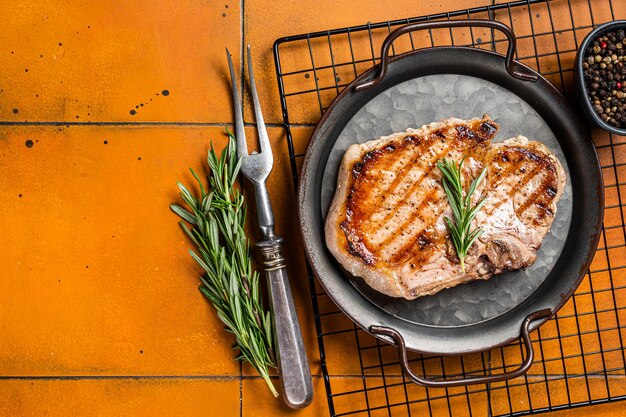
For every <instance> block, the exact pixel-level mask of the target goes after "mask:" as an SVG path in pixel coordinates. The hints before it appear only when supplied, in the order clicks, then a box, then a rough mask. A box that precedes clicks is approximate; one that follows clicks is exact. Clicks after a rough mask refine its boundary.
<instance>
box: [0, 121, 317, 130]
mask: <svg viewBox="0 0 626 417" xmlns="http://www.w3.org/2000/svg"><path fill="white" fill-rule="evenodd" d="M232 125H233V124H232V123H221V122H158V121H155V122H149V121H148V122H114V121H104V122H64V121H41V122H28V121H24V122H17V121H16V122H14V121H6V120H5V121H0V126H64V127H70V126H137V127H144V126H189V127H196V126H199V127H205V126H206V127H231V126H232ZM265 125H266V126H268V127H281V128H282V127H284V125H283V124H281V123H267V122H266V123H265ZM292 125H293V126H295V127H315V126H316V124H315V123H292ZM244 126H246V127H254V126H256V123H251V122H246V123H244Z"/></svg>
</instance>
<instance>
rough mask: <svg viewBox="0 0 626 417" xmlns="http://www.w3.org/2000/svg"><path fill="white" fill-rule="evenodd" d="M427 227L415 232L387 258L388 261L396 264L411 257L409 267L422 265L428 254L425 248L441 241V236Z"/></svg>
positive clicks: (413, 267)
mask: <svg viewBox="0 0 626 417" xmlns="http://www.w3.org/2000/svg"><path fill="white" fill-rule="evenodd" d="M428 229H429V228H428V227H427V228H426V229H423V230H420V231H419V233H416V234H415V235H414V236H413V238H412V239H411V240H410V241H409V242H408V243H407V244H406V245H404V246H403V247H402V248H400V250H398V251H397V252H396V253H394V254H393V255H392V256H391V257H390V258H389V261H388V262H389V263H390V264H392V265H398V264H402V263H404V262H406V261H407V260H409V259H411V265H410V266H411V269H415V268H416V267H417V266H419V265H422V264H423V263H424V262H425V261H426V258H427V257H428V256H429V255H430V252H429V251H427V249H429V248H432V247H435V246H437V245H438V244H439V243H440V242H441V241H442V238H441V236H438V235H437V234H436V233H434V232H432V231H428Z"/></svg>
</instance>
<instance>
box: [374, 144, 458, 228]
mask: <svg viewBox="0 0 626 417" xmlns="http://www.w3.org/2000/svg"><path fill="white" fill-rule="evenodd" d="M446 150H447V148H446ZM444 152H445V151H444ZM444 152H441V153H439V154H437V155H435V157H433V158H431V159H430V160H428V161H427V164H426V166H427V168H426V169H425V170H424V172H423V174H422V175H421V176H420V177H419V178H418V179H417V180H415V181H414V182H413V185H411V187H409V189H408V190H407V191H406V192H405V194H404V197H402V198H401V199H400V200H399V201H398V202H396V204H395V205H393V206H391V207H387V208H386V210H387V211H388V212H389V213H388V214H387V215H386V216H385V217H384V218H383V219H382V220H381V221H380V224H387V223H389V221H390V220H391V219H392V218H393V217H394V216H395V215H396V212H397V211H398V210H399V209H400V208H402V206H406V205H407V202H408V201H409V199H410V198H411V197H413V194H415V192H417V191H418V190H419V189H420V187H421V186H422V182H423V181H424V180H425V179H426V178H428V177H429V175H430V174H431V173H432V171H433V170H434V169H435V168H436V165H435V164H434V162H436V161H438V160H439V159H440V158H441V155H442V154H443V153H444ZM375 214H378V213H373V214H372V216H373V215H375ZM370 218H371V217H370Z"/></svg>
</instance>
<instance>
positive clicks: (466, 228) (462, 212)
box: [437, 157, 487, 272]
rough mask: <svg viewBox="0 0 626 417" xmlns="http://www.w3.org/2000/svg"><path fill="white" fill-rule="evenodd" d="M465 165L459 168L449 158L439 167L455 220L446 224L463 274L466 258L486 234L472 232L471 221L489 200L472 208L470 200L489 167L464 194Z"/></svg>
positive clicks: (474, 230)
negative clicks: (480, 237)
mask: <svg viewBox="0 0 626 417" xmlns="http://www.w3.org/2000/svg"><path fill="white" fill-rule="evenodd" d="M464 161H465V157H463V159H461V162H460V163H458V164H457V163H456V162H455V161H453V160H450V159H448V158H443V159H442V160H440V161H439V162H437V167H438V168H439V170H440V171H441V173H442V174H443V176H442V178H441V183H442V185H443V189H444V191H445V192H446V197H447V198H448V203H449V204H450V207H451V208H452V215H453V217H454V222H453V221H452V220H451V219H450V218H449V217H446V218H445V222H446V225H447V226H448V230H449V231H450V237H451V239H452V244H453V245H454V249H455V250H456V254H457V256H458V257H459V261H460V263H461V270H462V271H463V272H465V256H467V252H468V251H469V249H470V247H471V246H472V244H473V243H474V242H475V241H476V239H478V237H479V236H480V235H481V234H482V233H483V230H482V229H481V228H479V227H478V228H475V229H473V230H471V225H472V220H474V217H476V213H478V210H480V208H481V207H482V206H483V204H485V199H486V197H483V198H481V199H480V200H479V201H478V203H476V205H475V206H474V207H472V205H471V199H472V194H474V191H476V187H478V184H480V182H481V181H482V180H483V178H484V177H485V174H486V173H487V167H485V168H483V170H482V171H481V173H480V175H478V177H476V178H475V179H474V181H472V183H471V185H470V187H469V189H468V190H467V193H465V192H464V190H463V182H464V181H463V172H462V167H463V162H464Z"/></svg>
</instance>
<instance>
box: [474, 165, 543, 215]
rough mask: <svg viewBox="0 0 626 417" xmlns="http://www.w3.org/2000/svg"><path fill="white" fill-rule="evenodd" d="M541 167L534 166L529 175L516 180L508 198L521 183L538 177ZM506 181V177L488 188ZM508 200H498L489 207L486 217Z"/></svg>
mask: <svg viewBox="0 0 626 417" xmlns="http://www.w3.org/2000/svg"><path fill="white" fill-rule="evenodd" d="M541 169H542V168H541V166H538V165H537V166H535V167H534V168H533V169H532V171H530V173H528V174H526V175H524V176H521V177H519V178H518V180H517V181H516V182H515V184H513V185H512V186H511V190H510V191H509V193H508V196H509V197H514V196H515V195H516V194H517V192H518V191H519V186H520V185H521V184H523V183H526V182H529V181H532V180H533V179H534V178H535V177H536V176H537V175H539V174H540V173H541ZM505 179H506V177H501V179H500V181H498V182H497V183H495V184H493V185H492V186H490V188H494V189H495V188H496V187H498V186H499V185H501V184H502V182H504V180H505ZM507 201H508V200H507V199H500V200H498V202H496V203H495V204H493V205H492V206H490V210H487V211H485V214H486V215H488V216H489V215H491V214H493V212H494V211H496V210H497V209H499V208H500V206H502V205H503V204H504V203H506V202H507Z"/></svg>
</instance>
